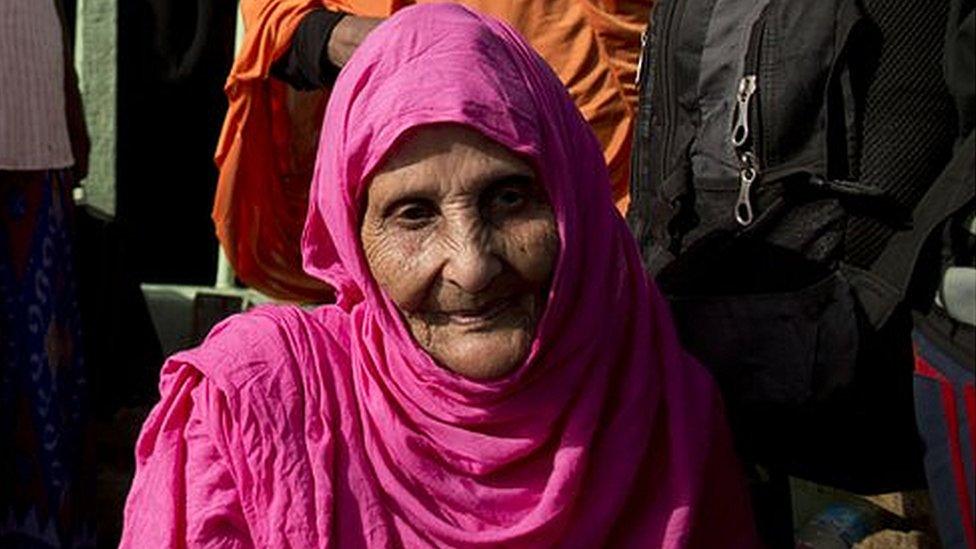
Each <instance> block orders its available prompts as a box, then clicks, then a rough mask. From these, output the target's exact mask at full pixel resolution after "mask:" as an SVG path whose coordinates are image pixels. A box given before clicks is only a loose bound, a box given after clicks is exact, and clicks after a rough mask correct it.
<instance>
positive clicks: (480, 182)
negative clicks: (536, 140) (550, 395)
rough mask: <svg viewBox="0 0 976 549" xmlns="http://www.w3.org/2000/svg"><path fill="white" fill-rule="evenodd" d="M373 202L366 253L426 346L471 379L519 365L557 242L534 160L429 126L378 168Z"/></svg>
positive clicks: (364, 235)
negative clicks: (530, 164) (532, 163)
mask: <svg viewBox="0 0 976 549" xmlns="http://www.w3.org/2000/svg"><path fill="white" fill-rule="evenodd" d="M366 200H367V204H366V212H365V215H364V218H363V221H362V226H361V229H360V237H361V239H362V244H363V249H364V251H365V254H366V261H367V263H368V264H369V268H370V270H371V271H372V274H373V276H374V278H375V279H376V281H377V283H378V284H379V286H380V288H381V289H382V290H383V291H384V292H385V293H386V295H387V296H389V298H390V299H391V300H392V301H393V302H394V303H395V304H396V306H397V308H398V309H399V310H400V313H401V315H402V316H403V318H404V319H405V321H406V323H407V325H408V327H409V329H410V331H411V333H412V334H413V337H414V338H415V339H416V340H417V342H418V343H419V344H420V346H421V347H422V348H423V349H424V350H426V351H427V352H428V353H429V354H430V355H431V356H432V357H433V358H434V359H435V360H436V361H437V362H438V363H440V364H441V365H442V366H443V367H445V368H447V369H449V370H452V371H454V372H456V373H458V374H461V375H463V376H467V377H470V378H474V379H490V378H495V377H499V376H503V375H505V374H507V373H509V372H511V371H512V370H514V369H515V368H517V367H518V366H519V365H520V364H521V363H522V362H523V361H524V359H525V357H526V355H527V354H528V352H529V349H530V347H531V344H532V340H533V337H534V335H535V329H536V325H537V324H538V322H539V319H540V318H541V316H542V313H543V310H544V309H545V304H546V300H547V297H548V289H549V284H550V281H551V278H552V272H553V268H554V265H555V261H556V256H557V254H558V243H559V236H558V232H557V229H556V222H555V218H554V216H553V213H552V208H551V206H550V203H549V199H548V196H547V195H546V192H545V191H544V190H543V188H542V187H541V185H540V184H539V182H537V181H536V179H535V174H534V171H533V169H532V168H531V167H530V166H529V164H527V163H526V162H525V161H524V160H522V159H520V158H519V157H517V156H516V155H515V154H513V153H512V152H510V151H508V150H507V149H505V148H504V147H502V146H500V145H498V144H497V143H495V142H493V141H491V140H489V139H487V138H485V137H484V136H482V135H481V134H480V133H478V132H476V131H474V130H471V129H467V128H463V127H461V126H453V125H437V126H427V127H422V128H420V129H418V130H416V131H415V132H414V133H412V134H411V135H410V136H408V137H407V138H406V139H404V140H403V141H401V143H400V144H399V145H398V146H397V148H396V149H395V150H394V151H393V153H392V154H391V155H390V156H389V157H388V159H387V160H386V161H385V162H384V163H383V165H382V166H381V167H380V169H379V170H378V171H377V172H376V173H375V175H374V176H373V179H372V181H371V182H370V184H369V188H368V191H367V198H366Z"/></svg>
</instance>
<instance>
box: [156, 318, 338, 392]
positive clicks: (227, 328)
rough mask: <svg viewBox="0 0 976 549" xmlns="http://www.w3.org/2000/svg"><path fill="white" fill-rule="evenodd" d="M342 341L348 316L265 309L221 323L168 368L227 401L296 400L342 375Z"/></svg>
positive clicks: (163, 381) (176, 358) (320, 388)
mask: <svg viewBox="0 0 976 549" xmlns="http://www.w3.org/2000/svg"><path fill="white" fill-rule="evenodd" d="M348 339H349V335H348V315H347V314H346V313H345V312H343V311H341V310H340V309H338V308H337V307H333V306H324V307H320V308H318V309H313V310H308V309H304V308H301V307H298V306H293V305H265V306H260V307H256V308H254V309H251V310H250V311H247V312H245V313H241V314H237V315H234V316H231V317H230V318H228V319H226V320H224V321H223V322H221V323H219V324H218V325H217V326H215V327H214V328H213V330H211V332H210V334H209V335H208V336H207V337H206V339H205V340H204V341H203V343H201V344H200V345H199V346H198V347H196V348H193V349H190V350H187V351H183V352H181V353H178V354H176V355H174V356H173V357H171V359H170V361H169V362H170V363H177V364H180V365H187V366H192V368H193V369H195V370H197V371H199V372H200V373H201V374H202V375H203V377H204V378H205V379H206V380H207V381H208V382H209V383H211V384H213V385H215V386H216V387H217V388H219V389H220V390H221V391H222V392H223V393H225V395H226V396H227V398H228V399H232V400H233V399H247V398H268V396H269V395H273V394H279V395H281V394H283V393H281V391H285V392H284V394H289V395H290V394H295V393H296V392H297V393H298V394H302V393H307V392H308V391H310V390H311V391H320V390H322V389H323V387H321V386H319V385H321V384H322V383H324V382H327V380H329V379H330V378H332V377H333V375H334V374H335V373H338V372H341V371H342V370H343V369H344V368H343V365H344V364H346V363H347V362H348V348H349V345H348ZM166 374H167V372H166V369H165V368H164V371H163V376H164V377H165V376H166ZM162 383H163V384H165V379H163V380H162Z"/></svg>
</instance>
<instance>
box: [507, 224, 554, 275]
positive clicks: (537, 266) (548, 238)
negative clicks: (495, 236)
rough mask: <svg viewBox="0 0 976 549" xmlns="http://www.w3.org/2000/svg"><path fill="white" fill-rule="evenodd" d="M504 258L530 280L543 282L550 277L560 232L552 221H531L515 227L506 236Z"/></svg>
mask: <svg viewBox="0 0 976 549" xmlns="http://www.w3.org/2000/svg"><path fill="white" fill-rule="evenodd" d="M506 240H507V243H506V246H505V249H506V255H507V256H508V257H507V258H506V259H507V260H508V262H509V264H510V265H512V266H513V267H514V268H515V269H516V270H517V271H518V272H519V274H520V275H521V276H522V278H524V279H526V280H529V281H532V282H546V281H548V280H549V278H550V277H551V276H552V271H553V270H554V268H555V265H556V256H557V255H558V253H559V235H558V233H557V232H556V227H555V223H554V222H550V221H543V220H533V221H531V222H527V223H524V224H521V225H520V226H518V227H514V228H513V231H512V232H511V233H510V234H509V235H508V237H507V238H506Z"/></svg>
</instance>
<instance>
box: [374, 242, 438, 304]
mask: <svg viewBox="0 0 976 549" xmlns="http://www.w3.org/2000/svg"><path fill="white" fill-rule="evenodd" d="M435 254H436V243H434V242H431V239H430V238H429V235H425V234H422V231H402V232H398V233H396V234H390V235H387V238H384V239H383V241H382V243H381V245H380V248H379V249H378V250H377V263H378V264H380V265H379V267H380V269H382V271H383V277H382V279H380V277H379V276H377V282H378V283H379V284H380V287H381V288H382V289H383V290H384V291H385V292H386V294H387V296H389V298H390V299H391V300H393V302H394V303H396V305H397V306H398V307H399V308H401V309H404V310H407V311H410V310H414V309H415V308H417V307H418V306H419V305H420V304H421V303H422V302H423V299H424V294H425V290H426V288H427V287H429V286H430V282H431V278H432V276H433V272H434V271H435V268H434V264H435V261H434V255H435ZM374 276H376V273H375V272H374Z"/></svg>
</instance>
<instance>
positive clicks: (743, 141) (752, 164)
mask: <svg viewBox="0 0 976 549" xmlns="http://www.w3.org/2000/svg"><path fill="white" fill-rule="evenodd" d="M768 11H769V5H768V4H767V5H766V7H765V8H763V11H762V13H760V14H759V18H758V19H756V22H755V24H753V26H752V30H751V31H750V33H749V44H748V47H747V49H746V59H745V67H744V70H743V73H744V74H743V76H742V78H741V79H740V80H739V86H738V88H737V89H736V94H735V117H734V120H735V123H734V124H733V125H732V135H731V136H730V141H731V142H732V148H733V150H734V151H735V154H736V157H737V158H738V161H739V196H738V198H737V199H736V201H735V207H734V208H733V214H734V215H735V221H736V222H737V223H738V224H739V225H741V226H743V227H748V226H749V225H751V224H752V222H753V220H754V219H755V216H754V215H753V211H752V186H753V184H754V183H755V182H756V180H758V179H759V178H760V177H761V176H762V166H761V164H760V161H759V152H760V132H761V129H760V128H759V123H760V120H759V108H758V106H757V102H758V100H754V98H755V96H756V94H757V93H758V91H759V76H758V75H759V51H760V48H761V46H762V37H763V32H764V30H765V28H766V14H767V12H768Z"/></svg>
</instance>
